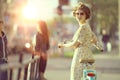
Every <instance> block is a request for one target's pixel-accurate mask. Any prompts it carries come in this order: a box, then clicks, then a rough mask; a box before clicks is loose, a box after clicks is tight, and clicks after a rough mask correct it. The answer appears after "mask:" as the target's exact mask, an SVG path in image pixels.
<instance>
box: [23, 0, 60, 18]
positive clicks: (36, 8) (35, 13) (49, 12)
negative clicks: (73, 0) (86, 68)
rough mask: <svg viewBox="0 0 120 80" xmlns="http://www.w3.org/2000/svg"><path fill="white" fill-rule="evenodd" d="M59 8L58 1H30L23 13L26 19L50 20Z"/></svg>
mask: <svg viewBox="0 0 120 80" xmlns="http://www.w3.org/2000/svg"><path fill="white" fill-rule="evenodd" d="M57 6H58V0H29V3H28V5H27V6H26V7H25V9H24V11H23V13H24V16H26V18H37V19H49V18H51V17H52V16H53V12H54V9H55V8H56V7H57Z"/></svg>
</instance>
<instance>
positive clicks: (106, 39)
mask: <svg viewBox="0 0 120 80" xmlns="http://www.w3.org/2000/svg"><path fill="white" fill-rule="evenodd" d="M102 41H103V43H104V51H111V48H110V49H109V47H111V43H110V35H109V34H107V32H106V30H102Z"/></svg>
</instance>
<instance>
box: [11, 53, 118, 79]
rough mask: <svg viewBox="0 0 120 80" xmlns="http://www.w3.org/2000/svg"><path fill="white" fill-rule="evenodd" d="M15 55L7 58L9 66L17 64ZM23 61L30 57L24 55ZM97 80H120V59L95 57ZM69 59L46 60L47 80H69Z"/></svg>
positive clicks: (103, 56) (115, 57)
mask: <svg viewBox="0 0 120 80" xmlns="http://www.w3.org/2000/svg"><path fill="white" fill-rule="evenodd" d="M18 59H19V57H18V56H17V55H14V56H9V62H10V64H12V63H16V62H18ZM23 59H24V61H27V60H29V59H31V55H24V58H23ZM95 59H96V68H97V74H98V76H97V80H120V67H119V66H120V57H118V56H113V55H112V56H111V55H95ZM71 60H72V59H71V58H61V57H58V58H51V57H49V58H48V64H47V70H46V73H45V75H46V77H47V79H48V80H69V77H70V65H71Z"/></svg>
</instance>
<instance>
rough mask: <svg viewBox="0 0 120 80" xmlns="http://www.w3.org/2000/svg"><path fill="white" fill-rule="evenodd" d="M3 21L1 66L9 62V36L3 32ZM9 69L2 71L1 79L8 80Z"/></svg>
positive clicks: (1, 27) (0, 46) (0, 44)
mask: <svg viewBox="0 0 120 80" xmlns="http://www.w3.org/2000/svg"><path fill="white" fill-rule="evenodd" d="M3 25H4V23H3V21H2V20H0V66H1V65H2V64H6V63H7V37H6V35H5V33H4V32H3ZM7 74H8V73H7V71H0V80H8V75H7Z"/></svg>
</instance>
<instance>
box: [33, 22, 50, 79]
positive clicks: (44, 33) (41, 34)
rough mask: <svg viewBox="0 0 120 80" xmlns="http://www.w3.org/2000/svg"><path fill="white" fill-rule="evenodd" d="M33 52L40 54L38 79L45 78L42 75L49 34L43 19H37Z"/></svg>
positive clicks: (44, 67)
mask: <svg viewBox="0 0 120 80" xmlns="http://www.w3.org/2000/svg"><path fill="white" fill-rule="evenodd" d="M37 31H38V32H37V34H36V41H35V54H37V55H39V56H40V61H39V72H40V80H47V79H46V78H45V76H44V73H45V70H46V65H47V50H48V49H49V34H48V28H47V24H46V22H45V21H39V23H38V27H37Z"/></svg>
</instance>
